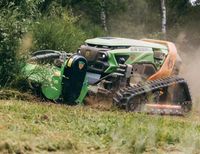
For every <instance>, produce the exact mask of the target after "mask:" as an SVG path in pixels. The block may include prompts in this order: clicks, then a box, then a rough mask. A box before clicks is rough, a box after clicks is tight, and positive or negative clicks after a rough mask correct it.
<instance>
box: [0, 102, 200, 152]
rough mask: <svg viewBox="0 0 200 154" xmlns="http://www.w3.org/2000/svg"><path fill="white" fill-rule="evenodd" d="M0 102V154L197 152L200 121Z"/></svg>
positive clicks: (189, 118) (50, 105)
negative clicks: (44, 153) (15, 153)
mask: <svg viewBox="0 0 200 154" xmlns="http://www.w3.org/2000/svg"><path fill="white" fill-rule="evenodd" d="M193 116H194V115H192V114H191V115H188V116H187V117H167V116H149V115H143V114H133V113H125V112H119V111H98V110H97V109H91V108H89V107H82V106H76V107H70V106H66V105H56V104H50V103H34V102H32V103H29V102H24V101H14V100H13V101H12V100H11V101H3V100H2V101H0V152H10V153H12V152H25V153H27V152H30V153H38V152H39V153H43V152H50V151H52V152H63V153H66V152H69V153H108V152H110V153H170V152H174V153H178V152H179V153H199V152H200V151H198V149H200V119H199V118H198V117H195V118H194V120H192V119H193Z"/></svg>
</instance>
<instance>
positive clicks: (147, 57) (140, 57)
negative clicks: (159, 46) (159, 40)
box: [105, 48, 154, 73]
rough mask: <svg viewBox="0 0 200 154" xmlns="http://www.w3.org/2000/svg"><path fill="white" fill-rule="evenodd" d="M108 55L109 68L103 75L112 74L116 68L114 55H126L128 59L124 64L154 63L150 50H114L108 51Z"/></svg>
mask: <svg viewBox="0 0 200 154" xmlns="http://www.w3.org/2000/svg"><path fill="white" fill-rule="evenodd" d="M108 55H109V60H108V63H109V67H108V68H107V69H106V71H105V73H112V72H113V71H115V70H116V68H117V67H118V63H117V61H116V59H115V55H128V56H129V58H128V59H127V61H126V62H125V63H126V64H134V63H142V62H148V63H154V57H153V51H152V49H151V48H147V51H134V50H133V49H132V48H127V49H116V50H110V51H108Z"/></svg>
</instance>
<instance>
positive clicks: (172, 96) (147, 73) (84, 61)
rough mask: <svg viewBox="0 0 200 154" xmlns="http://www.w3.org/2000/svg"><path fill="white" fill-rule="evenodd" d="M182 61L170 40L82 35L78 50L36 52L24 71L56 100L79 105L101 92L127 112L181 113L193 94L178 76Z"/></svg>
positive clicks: (184, 110) (188, 106)
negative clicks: (87, 36)
mask: <svg viewBox="0 0 200 154" xmlns="http://www.w3.org/2000/svg"><path fill="white" fill-rule="evenodd" d="M180 64H181V59H180V57H179V55H178V53H177V50H176V47H175V45H174V44H173V43H171V42H167V41H161V40H150V39H144V40H133V39H125V38H114V37H102V38H94V39H88V40H86V41H85V44H84V45H82V46H81V47H80V48H79V49H78V50H77V53H76V54H68V53H66V52H60V51H52V50H43V51H37V52H35V53H33V54H32V55H31V58H30V60H29V62H28V63H27V65H26V66H25V68H24V69H23V72H24V74H25V75H26V76H27V77H28V79H29V80H30V81H31V85H32V86H33V87H35V85H38V86H37V89H40V90H41V91H42V94H43V95H44V96H45V97H46V98H48V99H51V100H54V101H57V102H65V103H66V104H78V103H82V102H83V100H84V98H85V97H87V96H90V95H96V94H100V96H101V97H112V100H113V106H116V107H118V108H120V109H124V110H126V111H133V112H146V113H150V114H169V115H183V114H185V113H187V112H189V111H190V110H191V108H192V99H191V95H190V92H189V89H188V85H187V83H186V81H185V80H184V79H183V78H181V77H178V76H177V75H178V73H179V69H180ZM36 83H37V84H36Z"/></svg>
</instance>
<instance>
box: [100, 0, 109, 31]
mask: <svg viewBox="0 0 200 154" xmlns="http://www.w3.org/2000/svg"><path fill="white" fill-rule="evenodd" d="M100 18H101V23H102V26H103V28H104V30H105V31H106V32H107V31H108V28H107V22H106V20H107V19H106V10H105V0H102V2H101V14H100Z"/></svg>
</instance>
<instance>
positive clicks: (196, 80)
mask: <svg viewBox="0 0 200 154" xmlns="http://www.w3.org/2000/svg"><path fill="white" fill-rule="evenodd" d="M190 44H191V43H190V41H189V40H188V39H187V37H186V36H185V35H184V34H180V35H179V37H178V38H177V41H176V45H177V48H178V51H179V54H180V56H181V58H182V67H181V72H180V75H181V76H182V77H184V78H185V79H186V80H187V82H188V84H189V88H190V91H191V93H192V97H193V99H195V100H196V99H199V98H200V46H199V47H194V46H190Z"/></svg>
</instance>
